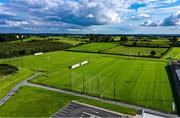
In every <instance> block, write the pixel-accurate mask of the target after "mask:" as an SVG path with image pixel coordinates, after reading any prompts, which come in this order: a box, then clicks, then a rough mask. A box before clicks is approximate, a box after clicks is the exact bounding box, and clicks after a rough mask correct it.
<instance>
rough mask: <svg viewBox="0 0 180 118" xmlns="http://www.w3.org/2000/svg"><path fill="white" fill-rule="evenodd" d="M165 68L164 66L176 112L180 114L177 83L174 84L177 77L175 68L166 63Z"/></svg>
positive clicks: (179, 97)
mask: <svg viewBox="0 0 180 118" xmlns="http://www.w3.org/2000/svg"><path fill="white" fill-rule="evenodd" d="M165 68H166V72H167V74H168V78H169V82H170V84H171V88H172V92H173V97H174V102H175V104H176V110H177V114H178V115H180V94H179V93H178V84H176V80H177V79H178V78H177V75H176V73H175V70H173V69H171V68H173V67H172V65H167V66H166V67H165ZM173 71H174V72H173ZM179 86H180V85H179ZM179 92H180V91H179Z"/></svg>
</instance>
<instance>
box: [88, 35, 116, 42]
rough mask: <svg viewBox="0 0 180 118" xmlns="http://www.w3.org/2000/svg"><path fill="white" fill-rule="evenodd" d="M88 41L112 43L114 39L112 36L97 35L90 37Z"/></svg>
mask: <svg viewBox="0 0 180 118" xmlns="http://www.w3.org/2000/svg"><path fill="white" fill-rule="evenodd" d="M89 41H91V42H113V41H114V38H113V37H112V36H109V35H108V36H99V35H90V36H89Z"/></svg>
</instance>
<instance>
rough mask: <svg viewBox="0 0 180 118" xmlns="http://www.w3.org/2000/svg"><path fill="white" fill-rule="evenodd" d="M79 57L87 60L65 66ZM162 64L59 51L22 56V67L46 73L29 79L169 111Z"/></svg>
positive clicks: (163, 63)
mask: <svg viewBox="0 0 180 118" xmlns="http://www.w3.org/2000/svg"><path fill="white" fill-rule="evenodd" d="M117 57H119V56H117ZM83 60H89V64H87V65H84V66H82V67H80V68H77V69H74V70H70V69H69V68H68V67H69V66H70V65H73V64H76V63H79V62H81V61H83ZM32 62H33V63H32ZM11 63H12V64H13V63H16V62H15V61H13V60H12V61H11ZM165 66H166V63H165V62H161V61H151V60H148V59H147V60H140V59H138V60H133V59H127V58H124V59H123V58H122V59H121V58H114V57H112V58H111V57H105V56H103V55H98V54H87V53H75V52H62V51H60V52H53V53H46V54H44V55H40V56H26V57H24V58H23V68H26V69H33V70H46V71H47V72H48V73H49V77H47V73H45V75H42V76H40V77H38V78H36V79H34V80H33V82H36V83H40V84H45V85H49V86H53V87H56V88H62V89H68V90H70V89H72V90H74V91H77V92H82V91H84V92H85V93H86V94H90V95H96V96H97V95H100V96H101V97H104V98H109V99H114V98H115V99H116V100H120V101H123V102H128V103H132V104H137V105H142V106H145V107H150V108H154V109H159V110H163V111H168V112H172V102H173V97H172V91H171V87H170V84H169V80H168V74H167V72H166V69H165ZM83 77H84V79H83ZM98 78H99V79H98ZM83 80H84V84H83ZM98 81H99V84H97V83H98ZM114 81H115V83H116V84H115V95H114ZM83 85H84V89H83ZM98 85H99V87H98ZM98 88H99V91H98ZM164 91H166V92H164ZM127 93H128V94H127Z"/></svg>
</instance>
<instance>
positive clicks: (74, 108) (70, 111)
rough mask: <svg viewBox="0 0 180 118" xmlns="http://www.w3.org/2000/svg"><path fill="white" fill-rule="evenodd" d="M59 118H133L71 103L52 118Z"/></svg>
mask: <svg viewBox="0 0 180 118" xmlns="http://www.w3.org/2000/svg"><path fill="white" fill-rule="evenodd" d="M59 117H91V118H101V117H118V118H131V116H127V115H121V114H118V113H117V114H116V113H114V112H111V111H106V110H103V109H98V108H97V107H93V106H89V105H88V106H87V105H84V104H79V103H75V102H71V103H70V104H68V105H67V106H65V107H64V108H63V109H61V110H60V111H58V112H56V113H55V114H54V115H53V116H52V118H59Z"/></svg>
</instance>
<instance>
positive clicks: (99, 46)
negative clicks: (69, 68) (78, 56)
mask: <svg viewBox="0 0 180 118" xmlns="http://www.w3.org/2000/svg"><path fill="white" fill-rule="evenodd" d="M118 45H119V43H117V42H113V43H104V42H101V43H89V44H85V45H82V46H78V47H74V48H70V49H69V50H73V51H87V52H99V51H101V52H102V51H104V50H107V49H110V48H114V47H116V46H118Z"/></svg>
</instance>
